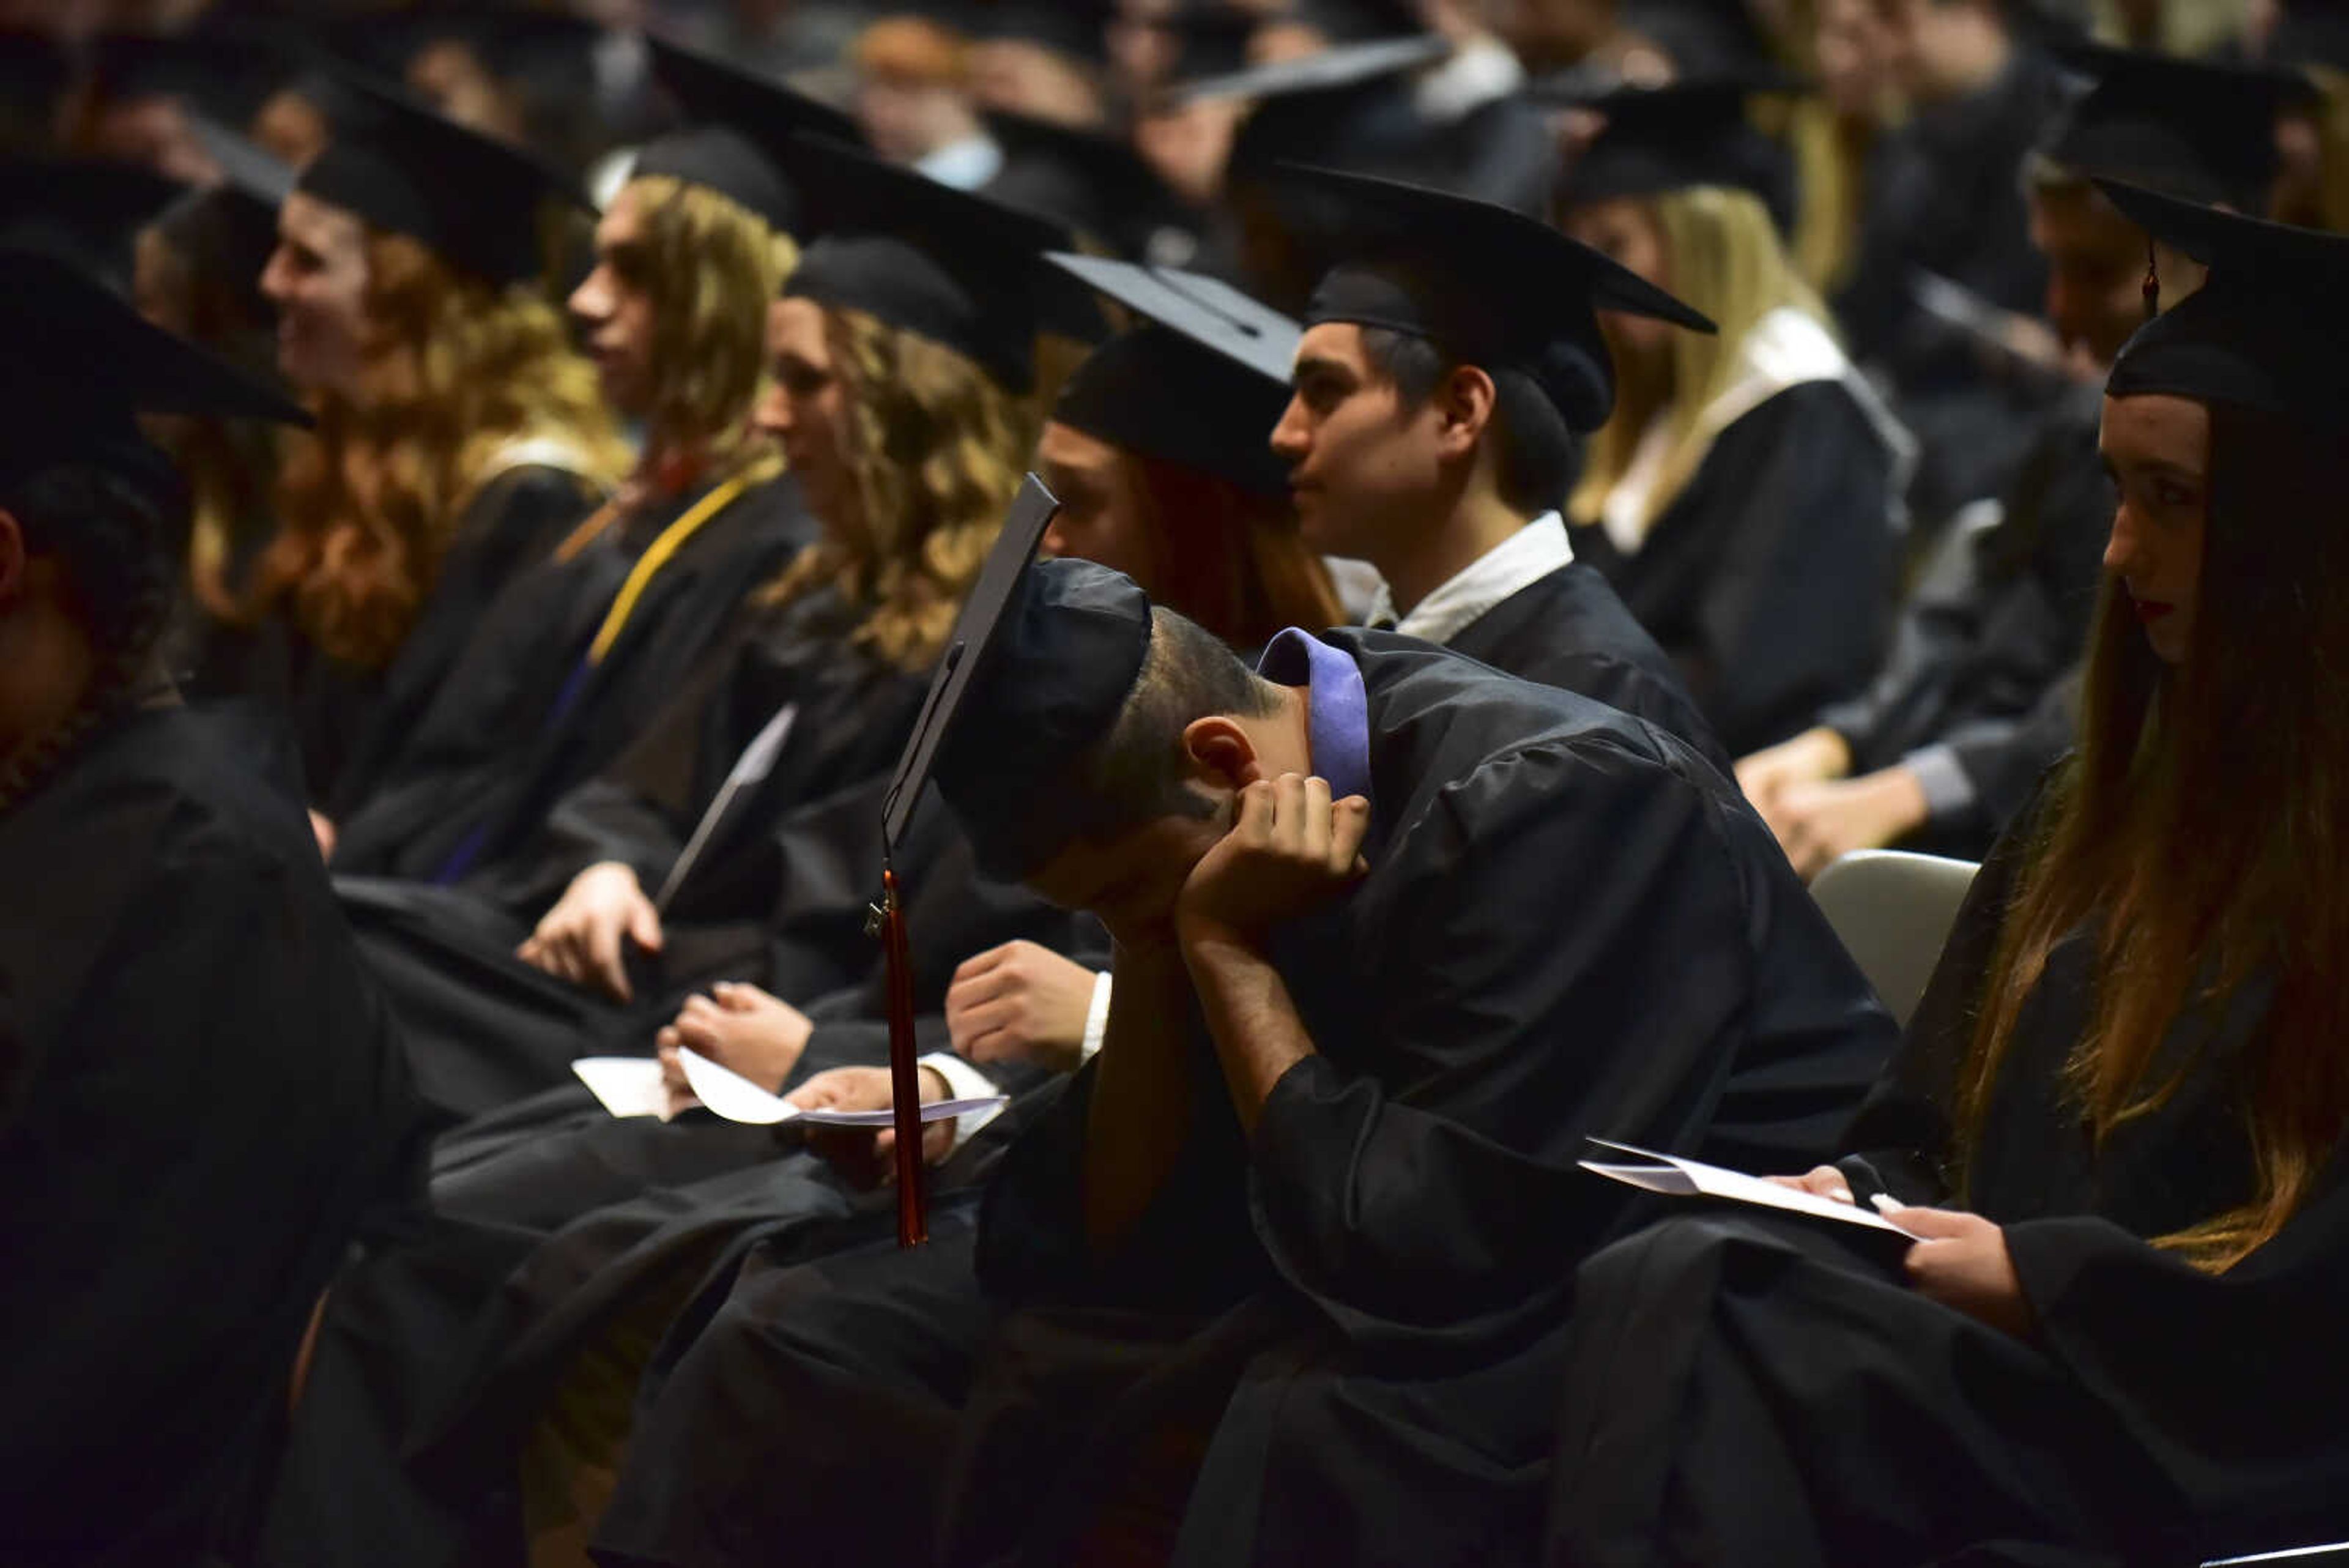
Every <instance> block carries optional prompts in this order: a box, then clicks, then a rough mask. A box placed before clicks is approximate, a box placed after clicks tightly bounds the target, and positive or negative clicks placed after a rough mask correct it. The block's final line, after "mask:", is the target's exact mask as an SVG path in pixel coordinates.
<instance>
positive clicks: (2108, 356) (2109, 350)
mask: <svg viewBox="0 0 2349 1568" xmlns="http://www.w3.org/2000/svg"><path fill="white" fill-rule="evenodd" d="M2030 209H2031V243H2032V244H2033V245H2035V246H2037V247H2038V250H2039V254H2041V255H2043V256H2044V257H2045V258H2046V260H2047V306H2046V308H2047V320H2048V324H2049V325H2050V326H2052V327H2054V328H2055V335H2056V336H2057V337H2059V338H2061V339H2062V340H2063V344H2064V353H2065V354H2066V356H2067V357H2068V358H2070V359H2071V360H2072V361H2073V362H2074V369H2075V373H2077V374H2078V375H2079V376H2080V377H2081V378H2082V379H2095V380H2102V379H2104V368H2105V367H2106V366H2109V365H2110V364H2111V363H2112V362H2113V357H2114V356H2115V355H2116V354H2118V353H2119V352H2120V351H2121V345H2122V344H2124V343H2126V342H2127V341H2128V339H2129V334H2131V333H2133V332H2135V331H2136V330H2137V328H2138V327H2141V326H2143V325H2144V324H2145V292H2144V290H2145V231H2144V230H2143V229H2140V228H2138V227H2137V225H2136V224H2134V223H2130V222H2129V221H2128V220H2127V218H2124V217H2122V216H2121V214H2120V213H2118V212H2117V211H2116V210H2115V209H2114V207H2113V206H2112V204H2111V203H2110V202H2106V200H2105V199H2104V197H2102V196H2101V195H2099V194H2097V192H2095V190H2094V189H2092V188H2090V187H2088V186H2085V185H2076V186H2075V185H2072V184H2068V183H2066V184H2060V185H2045V186H2041V187H2038V188H2035V189H2033V191H2032V192H2031V196H2030Z"/></svg>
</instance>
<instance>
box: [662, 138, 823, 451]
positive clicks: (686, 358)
mask: <svg viewBox="0 0 2349 1568" xmlns="http://www.w3.org/2000/svg"><path fill="white" fill-rule="evenodd" d="M626 189H627V190H628V192H632V193H633V194H634V196H635V198H636V203H637V209H636V210H637V214H638V217H639V219H640V220H641V222H642V223H643V225H644V249H645V254H646V257H647V270H646V274H645V275H644V276H643V277H642V278H640V279H636V280H632V281H634V282H636V284H638V285H639V286H641V287H642V288H643V289H644V290H645V292H646V294H647V296H649V297H650V298H651V301H652V315H653V352H652V363H653V366H654V374H655V385H654V388H653V402H652V408H651V410H649V412H648V413H647V417H646V424H647V427H648V429H649V431H650V432H651V440H650V441H649V443H648V444H649V445H651V446H653V447H656V448H659V447H664V446H669V445H676V444H693V445H701V446H704V447H707V448H708V449H709V452H710V454H711V455H712V457H714V458H716V459H718V460H719V461H720V462H723V461H724V460H726V459H728V458H730V457H732V456H734V455H736V452H737V449H739V448H740V447H741V446H742V445H745V444H747V443H749V442H750V441H752V440H753V439H754V438H753V437H752V436H751V435H750V431H749V421H750V410H751V408H752V406H753V405H754V404H755V403H756V402H757V400H758V397H759V392H760V388H761V383H762V380H763V379H764V377H765V374H766V366H767V348H766V332H767V302H768V301H770V300H771V299H773V298H774V297H775V296H776V295H777V294H779V293H780V292H781V289H782V286H783V281H784V279H785V278H787V277H789V276H790V275H791V272H792V268H793V267H794V266H796V265H798V264H799V246H798V245H797V244H795V243H794V242H793V241H792V237H791V236H790V235H788V234H777V233H776V232H775V231H774V230H773V229H771V228H770V227H769V226H768V224H767V221H766V220H765V219H763V218H761V217H760V216H759V215H758V214H757V213H752V212H750V211H749V210H748V209H747V208H744V207H742V206H740V205H739V204H737V203H736V202H732V201H730V200H729V199H728V198H727V197H725V196H721V195H719V193H718V192H715V191H711V190H708V189H706V188H704V187H702V186H699V185H689V184H687V183H686V182H684V181H682V180H678V179H676V178H674V177H673V176H670V175H667V174H645V175H639V176H638V177H637V178H636V179H634V180H631V181H630V182H628V184H627V187H626Z"/></svg>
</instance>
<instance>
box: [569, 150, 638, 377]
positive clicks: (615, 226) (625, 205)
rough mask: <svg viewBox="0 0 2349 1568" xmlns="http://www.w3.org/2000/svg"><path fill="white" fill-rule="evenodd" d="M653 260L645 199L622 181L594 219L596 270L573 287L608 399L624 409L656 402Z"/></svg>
mask: <svg viewBox="0 0 2349 1568" xmlns="http://www.w3.org/2000/svg"><path fill="white" fill-rule="evenodd" d="M651 265H652V258H651V257H650V255H648V254H647V252H646V249H645V221H644V207H643V203H642V202H640V201H639V200H638V192H637V189H636V186H634V185H628V186H624V187H623V188H622V189H621V191H620V193H619V194H618V195H617V196H615V197H614V198H613V199H612V204H611V206H610V207H609V208H608V209H606V210H605V213H604V216H603V218H602V219H601V220H600V221H599V222H598V223H596V224H595V271H593V272H591V273H589V274H588V275H587V276H586V277H585V280H583V281H582V282H581V283H580V285H579V286H578V287H577V288H575V289H574V290H572V291H571V314H572V315H573V316H574V317H577V318H578V321H579V325H580V327H581V333H582V337H584V338H585V348H586V350H587V357H588V358H591V359H593V360H594V361H595V374H596V376H597V378H598V379H600V380H601V381H602V383H603V387H604V398H605V401H607V402H609V403H610V404H611V405H612V406H613V407H614V408H616V409H617V410H619V411H620V412H622V413H624V414H630V415H640V414H643V413H646V412H647V411H648V410H650V409H651V407H652V402H653V296H652V291H651V288H650V287H649V286H648V284H647V277H646V274H647V269H648V268H649V267H650V266H651Z"/></svg>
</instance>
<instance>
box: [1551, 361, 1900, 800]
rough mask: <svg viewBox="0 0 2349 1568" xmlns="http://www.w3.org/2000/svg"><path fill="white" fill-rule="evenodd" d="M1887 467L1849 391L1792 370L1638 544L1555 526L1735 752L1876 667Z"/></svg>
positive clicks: (1885, 609) (1888, 606) (1890, 541)
mask: <svg viewBox="0 0 2349 1568" xmlns="http://www.w3.org/2000/svg"><path fill="white" fill-rule="evenodd" d="M1893 473H1894V462H1893V457H1892V454H1891V452H1889V450H1888V449H1887V447H1886V446H1885V444H1884V441H1883V440H1882V438H1881V437H1880V436H1879V435H1878V431H1877V430H1876V427H1875V426H1874V425H1873V424H1871V423H1870V422H1869V421H1868V416H1867V414H1866V413H1864V412H1863V411H1862V410H1861V409H1860V406H1859V404H1858V402H1857V400H1855V399H1854V398H1853V396H1852V394H1851V392H1850V391H1849V390H1848V389H1846V388H1845V387H1844V386H1842V385H1841V384H1840V383H1838V382H1834V381H1811V382H1805V383H1801V384H1799V385H1796V386H1793V387H1789V388H1787V389H1785V390H1784V391H1782V392H1778V393H1776V394H1775V395H1773V396H1772V397H1770V398H1769V399H1767V400H1764V402H1762V403H1761V404H1759V405H1758V406H1757V407H1755V408H1754V409H1753V410H1751V411H1749V412H1747V413H1745V414H1744V415H1743V416H1741V417H1740V418H1739V419H1737V420H1736V421H1734V422H1733V423H1732V424H1731V425H1730V426H1729V428H1728V429H1726V430H1724V431H1722V432H1721V434H1720V435H1719V436H1718V437H1717V438H1715V440H1714V441H1713V448H1712V450H1711V451H1710V452H1707V453H1706V454H1705V458H1704V461H1703V462H1702V463H1701V464H1699V465H1698V468H1697V471H1696V472H1695V473H1694V474H1693V475H1692V476H1691V478H1690V480H1689V482H1688V484H1687V487H1686V488H1684V489H1683V490H1682V492H1681V493H1680V494H1679V495H1677V496H1676V497H1674V498H1673V500H1672V504H1671V506H1669V507H1667V508H1666V509H1665V511H1664V514H1663V515H1662V516H1661V517H1659V518H1657V519H1656V521H1655V524H1654V525H1653V526H1652V527H1651V528H1650V529H1649V531H1648V535H1647V538H1646V539H1645V540H1644V541H1643V542H1642V543H1641V545H1640V548H1639V550H1638V551H1637V552H1636V553H1634V554H1631V555H1628V556H1627V555H1625V554H1624V553H1623V552H1622V551H1621V550H1619V549H1618V548H1617V547H1616V545H1615V542H1614V541H1613V540H1612V539H1610V538H1609V537H1608V535H1607V531H1606V529H1605V528H1604V527H1602V526H1600V525H1599V524H1595V523H1594V524H1586V525H1582V526H1578V527H1574V528H1571V529H1570V530H1569V533H1570V535H1571V537H1572V540H1573V544H1574V553H1575V555H1576V556H1577V557H1578V558H1579V559H1582V560H1585V561H1588V562H1589V563H1590V564H1591V565H1592V566H1596V567H1597V568H1598V569H1599V571H1600V572H1601V573H1603V574H1605V576H1606V577H1607V579H1608V581H1609V582H1610V583H1612V584H1613V585H1614V587H1615V591H1616V592H1617V593H1619V594H1620V595H1621V596H1622V597H1623V602H1624V603H1625V604H1626V605H1628V606H1629V607H1630V610H1631V613H1632V615H1634V616H1636V617H1637V618H1639V621H1640V625H1641V626H1644V627H1646V628H1648V630H1649V632H1650V633H1651V634H1652V635H1653V636H1654V638H1655V639H1656V640H1657V641H1658V642H1660V643H1661V644H1662V645H1663V647H1664V649H1665V651H1666V652H1668V653H1670V654H1671V656H1672V659H1673V660H1674V661H1675V662H1676V663H1677V664H1679V666H1680V668H1681V672H1682V675H1683V676H1684V677H1685V678H1686V679H1687V682H1688V689H1689V691H1691V692H1692V693H1693V694H1694V695H1695V697H1696V701H1697V704H1698V706H1699V707H1701V708H1702V709H1703V710H1704V712H1705V715H1706V717H1708V718H1709V719H1711V720H1712V721H1713V730H1714V732H1716V733H1717V734H1718V735H1719V736H1720V738H1721V742H1722V744H1723V746H1725V747H1727V748H1728V750H1729V753H1730V754H1731V755H1733V756H1739V757H1742V756H1744V755H1745V754H1746V753H1750V752H1753V751H1754V750H1756V749H1758V748H1760V747H1762V746H1765V745H1768V744H1770V743H1771V742H1775V741H1782V740H1785V738H1786V737H1787V736H1788V735H1791V734H1793V733H1795V732H1796V731H1797V730H1800V729H1803V728H1805V727H1806V725H1808V724H1809V723H1810V722H1811V720H1812V717H1813V716H1814V715H1815V714H1816V713H1817V712H1818V711H1819V710H1820V709H1821V708H1822V707H1824V706H1825V705H1826V703H1827V702H1829V701H1832V700H1834V699H1836V698H1838V697H1842V696H1846V695H1847V694H1849V693H1851V692H1853V691H1857V690H1859V689H1860V687H1861V686H1863V685H1864V684H1865V683H1866V682H1867V680H1868V677H1869V676H1871V675H1872V674H1874V673H1875V671H1876V668H1877V665H1878V660H1879V659H1881V657H1882V655H1883V651H1884V642H1885V636H1886V633H1887V631H1888V629H1889V623H1890V620H1891V614H1892V600H1893V594H1894V591H1895V588H1896V587H1897V576H1898V573H1899V546H1900V540H1899V533H1898V532H1897V530H1896V527H1895V523H1894V519H1895V517H1896V515H1897V512H1896V508H1897V505H1898V504H1899V496H1897V495H1895V494H1894V493H1893V492H1892V481H1893Z"/></svg>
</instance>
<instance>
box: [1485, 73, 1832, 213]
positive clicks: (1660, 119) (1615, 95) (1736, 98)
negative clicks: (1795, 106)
mask: <svg viewBox="0 0 2349 1568" xmlns="http://www.w3.org/2000/svg"><path fill="white" fill-rule="evenodd" d="M1795 85H1796V84H1795V82H1794V81H1793V80H1792V79H1791V78H1786V77H1785V76H1783V75H1776V74H1771V75H1764V74H1763V73H1758V72H1756V73H1751V74H1740V75H1736V76H1724V77H1713V78H1702V79H1693V78H1682V79H1681V80H1678V81H1674V82H1670V83H1667V84H1666V85H1664V86H1662V87H1634V86H1629V85H1625V86H1618V87H1615V88H1610V89H1609V90H1606V91H1603V92H1596V93H1593V92H1589V91H1588V90H1587V89H1584V88H1581V87H1580V86H1579V85H1578V84H1573V83H1561V84H1558V85H1557V86H1554V87H1545V86H1544V85H1543V84H1538V83H1537V84H1535V85H1534V86H1533V87H1531V88H1528V89H1527V97H1529V98H1531V99H1533V100H1534V101H1536V102H1547V103H1563V104H1568V105H1571V106H1573V107H1575V108H1579V109H1591V110H1594V111H1596V112H1598V113H1599V114H1602V115H1604V116H1605V117H1606V124H1605V126H1604V128H1603V129H1601V130H1600V131H1599V134H1598V135H1597V136H1596V137H1594V138H1593V139H1592V140H1591V141H1590V143H1589V145H1588V147H1587V148H1585V149H1584V151H1583V153H1582V155H1581V157H1580V158H1578V159H1577V160H1576V161H1575V164H1574V167H1573V168H1572V169H1570V170H1569V171H1568V172H1567V174H1566V177H1565V178H1564V180H1562V181H1561V182H1559V186H1558V191H1557V199H1558V201H1559V202H1560V203H1561V204H1565V205H1571V204H1573V203H1576V202H1601V201H1608V200H1610V199H1612V198H1615V197H1619V196H1656V195H1661V194H1662V193H1664V192H1668V191H1682V190H1687V189H1689V188H1690V187H1692V186H1696V185H1718V186H1725V187H1727V188H1728V189H1730V190H1733V191H1748V192H1752V193H1753V194H1754V195H1756V196H1758V197H1760V198H1761V199H1762V202H1763V205H1764V206H1765V207H1767V208H1769V210H1770V215H1771V217H1772V218H1773V219H1775V221H1776V222H1777V224H1778V227H1779V229H1780V230H1781V232H1784V231H1785V228H1786V227H1787V225H1788V224H1790V223H1792V222H1793V219H1794V204H1795V170H1794V161H1793V160H1792V159H1791V158H1789V157H1788V156H1787V153H1786V150H1785V148H1784V147H1781V146H1780V145H1779V144H1778V143H1776V142H1775V141H1773V140H1770V138H1768V137H1766V136H1764V135H1763V134H1762V132H1761V131H1759V130H1755V129H1754V123H1753V121H1752V120H1750V119H1747V118H1746V114H1745V103H1746V99H1748V98H1750V97H1752V96H1753V95H1754V94H1756V93H1762V92H1788V91H1793V90H1795Z"/></svg>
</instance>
